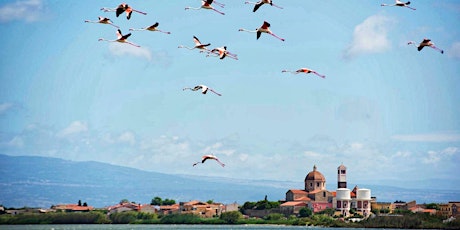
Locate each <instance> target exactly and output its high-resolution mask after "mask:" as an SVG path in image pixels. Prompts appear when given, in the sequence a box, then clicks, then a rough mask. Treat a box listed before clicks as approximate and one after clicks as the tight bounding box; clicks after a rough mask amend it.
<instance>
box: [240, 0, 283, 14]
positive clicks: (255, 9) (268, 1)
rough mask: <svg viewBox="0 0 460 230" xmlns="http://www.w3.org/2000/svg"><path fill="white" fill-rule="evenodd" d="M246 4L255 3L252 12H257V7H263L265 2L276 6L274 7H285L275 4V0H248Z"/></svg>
mask: <svg viewBox="0 0 460 230" xmlns="http://www.w3.org/2000/svg"><path fill="white" fill-rule="evenodd" d="M244 4H253V5H254V9H253V10H252V12H256V11H257V9H259V7H261V6H262V5H264V4H269V5H271V6H274V7H276V8H279V9H283V7H281V6H277V5H275V4H273V1H272V0H260V1H258V2H250V1H246V2H244Z"/></svg>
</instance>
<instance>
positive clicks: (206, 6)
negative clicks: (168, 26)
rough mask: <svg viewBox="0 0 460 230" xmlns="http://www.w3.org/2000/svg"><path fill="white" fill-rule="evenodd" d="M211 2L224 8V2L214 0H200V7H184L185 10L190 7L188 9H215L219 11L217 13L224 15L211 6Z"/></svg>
mask: <svg viewBox="0 0 460 230" xmlns="http://www.w3.org/2000/svg"><path fill="white" fill-rule="evenodd" d="M213 2H214V3H215V4H216V5H218V6H220V7H222V8H224V6H225V5H224V4H222V3H218V2H216V1H214V0H206V1H205V0H202V3H201V6H200V7H196V8H194V7H190V6H187V7H185V9H186V10H188V9H190V10H199V9H207V10H214V11H216V12H217V13H219V14H222V15H225V13H224V12H220V11H218V10H216V9H215V8H214V7H212V6H211V4H212V3H213Z"/></svg>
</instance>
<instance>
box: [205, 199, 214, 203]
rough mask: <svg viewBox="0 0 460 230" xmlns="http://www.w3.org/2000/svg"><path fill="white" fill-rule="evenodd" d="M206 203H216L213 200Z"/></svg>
mask: <svg viewBox="0 0 460 230" xmlns="http://www.w3.org/2000/svg"><path fill="white" fill-rule="evenodd" d="M206 203H208V204H212V203H214V201H213V200H208V201H206Z"/></svg>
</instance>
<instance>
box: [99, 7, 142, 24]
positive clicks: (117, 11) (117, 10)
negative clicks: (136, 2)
mask: <svg viewBox="0 0 460 230" xmlns="http://www.w3.org/2000/svg"><path fill="white" fill-rule="evenodd" d="M101 10H103V11H104V12H113V11H115V14H116V15H117V17H118V16H120V14H122V13H123V12H126V18H127V19H128V20H129V19H130V18H131V14H132V13H133V11H134V12H136V13H140V14H143V15H146V14H147V13H144V12H142V11H139V10H135V9H133V8H132V7H131V6H128V4H126V3H121V4H120V5H118V7H117V8H107V7H103V8H102V9H101Z"/></svg>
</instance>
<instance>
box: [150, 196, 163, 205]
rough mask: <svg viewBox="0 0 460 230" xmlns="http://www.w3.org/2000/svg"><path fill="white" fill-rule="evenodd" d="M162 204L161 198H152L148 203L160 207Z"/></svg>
mask: <svg viewBox="0 0 460 230" xmlns="http://www.w3.org/2000/svg"><path fill="white" fill-rule="evenodd" d="M162 203H163V199H161V197H158V196H156V197H154V198H153V199H152V201H151V202H150V204H151V205H161V204H162Z"/></svg>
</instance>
